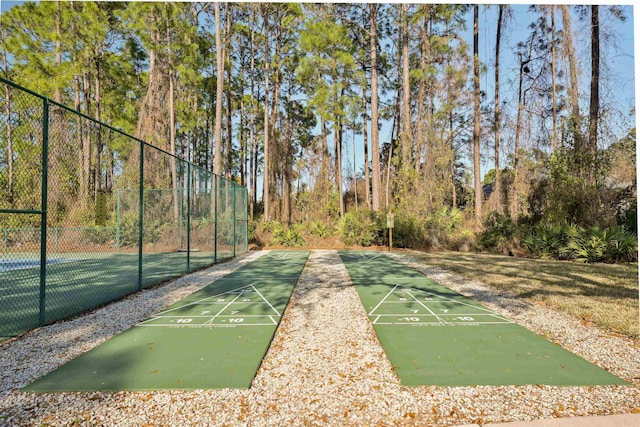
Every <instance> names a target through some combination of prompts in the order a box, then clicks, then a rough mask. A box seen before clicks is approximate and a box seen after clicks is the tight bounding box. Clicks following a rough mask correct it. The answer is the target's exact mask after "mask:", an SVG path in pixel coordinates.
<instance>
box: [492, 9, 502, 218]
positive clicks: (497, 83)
mask: <svg viewBox="0 0 640 427" xmlns="http://www.w3.org/2000/svg"><path fill="white" fill-rule="evenodd" d="M503 15H504V5H502V4H501V5H500V6H499V9H498V25H497V27H496V57H495V83H494V84H495V98H494V116H493V123H494V124H493V125H494V140H495V151H494V170H495V184H494V193H495V198H496V200H497V205H496V207H497V209H496V210H497V211H498V213H502V212H503V209H502V183H501V182H500V179H501V176H500V40H501V35H502V25H503V22H504V20H503Z"/></svg>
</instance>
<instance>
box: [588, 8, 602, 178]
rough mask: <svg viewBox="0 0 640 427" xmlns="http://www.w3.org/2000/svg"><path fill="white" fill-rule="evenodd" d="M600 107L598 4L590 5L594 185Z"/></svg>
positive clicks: (590, 163) (591, 123)
mask: <svg viewBox="0 0 640 427" xmlns="http://www.w3.org/2000/svg"><path fill="white" fill-rule="evenodd" d="M599 109H600V18H599V6H598V5H592V6H591V97H590V101H589V154H590V156H589V169H588V170H589V174H588V176H589V183H590V184H591V185H593V186H595V185H596V176H597V173H596V170H597V161H598V159H597V155H598V112H599Z"/></svg>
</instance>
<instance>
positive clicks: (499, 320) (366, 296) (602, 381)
mask: <svg viewBox="0 0 640 427" xmlns="http://www.w3.org/2000/svg"><path fill="white" fill-rule="evenodd" d="M340 255H341V257H342V260H343V262H344V263H345V265H346V267H347V271H348V272H349V275H350V276H351V280H352V282H353V283H354V285H355V287H356V289H357V291H358V294H359V295H360V299H361V300H362V303H363V305H364V307H365V310H366V311H367V314H368V316H369V319H370V320H371V322H372V324H373V328H374V330H375V332H376V334H377V336H378V339H379V340H380V343H381V344H382V346H383V347H384V349H385V352H386V353H387V356H388V357H389V360H390V361H391V364H392V365H393V367H394V369H395V372H396V373H397V375H398V377H399V378H400V381H401V382H402V383H403V384H404V385H407V386H419V385H437V386H472V385H525V384H544V385H556V386H572V385H575V386H578V385H582V386H588V385H629V383H627V382H626V381H624V380H622V379H621V378H618V377H616V376H614V375H612V374H611V373H609V372H607V371H605V370H604V369H601V368H600V367H598V366H596V365H593V364H591V363H589V362H588V361H586V360H584V359H582V358H580V357H578V356H576V355H574V354H573V353H571V352H569V351H567V350H565V349H563V348H562V347H560V346H558V345H556V344H553V343H551V342H549V341H547V340H546V339H544V338H543V337H541V336H539V335H536V334H535V333H533V332H531V331H529V330H528V329H526V328H524V327H522V326H519V325H517V324H515V323H514V322H512V321H511V320H509V319H507V318H506V317H503V316H501V315H499V314H497V313H494V312H492V311H491V310H489V309H487V308H485V307H483V306H482V305H480V304H478V303H476V302H475V301H472V300H470V299H468V298H466V297H464V296H462V295H460V294H458V293H456V292H454V291H452V290H450V289H448V288H446V287H444V286H442V285H440V284H438V283H436V282H434V281H433V280H430V279H428V278H427V277H426V276H424V275H423V274H422V273H420V272H419V271H417V270H415V269H412V268H410V267H407V266H405V265H403V264H401V263H399V262H397V261H395V260H393V259H391V258H390V257H388V256H386V255H384V254H383V253H379V252H371V251H369V252H355V251H343V252H341V253H340Z"/></svg>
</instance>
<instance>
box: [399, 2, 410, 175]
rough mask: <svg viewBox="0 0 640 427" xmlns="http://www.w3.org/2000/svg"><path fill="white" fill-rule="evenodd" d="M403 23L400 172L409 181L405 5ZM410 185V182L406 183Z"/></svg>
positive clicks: (408, 95)
mask: <svg viewBox="0 0 640 427" xmlns="http://www.w3.org/2000/svg"><path fill="white" fill-rule="evenodd" d="M401 8H402V13H401V15H402V21H401V34H400V40H401V46H402V108H401V116H402V133H401V136H400V161H401V165H400V170H401V171H402V178H403V179H404V180H408V179H409V174H408V171H409V167H410V164H411V148H412V137H411V87H410V80H409V6H408V4H407V3H403V4H402V6H401ZM405 182H407V183H408V181H405Z"/></svg>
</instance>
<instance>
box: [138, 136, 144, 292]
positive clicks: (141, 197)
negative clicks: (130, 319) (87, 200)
mask: <svg viewBox="0 0 640 427" xmlns="http://www.w3.org/2000/svg"><path fill="white" fill-rule="evenodd" d="M138 198H139V200H138V212H139V215H140V216H139V217H138V290H139V291H140V290H142V240H143V237H144V232H143V227H144V220H143V214H144V143H143V142H142V141H141V142H140V186H139V188H138Z"/></svg>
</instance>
